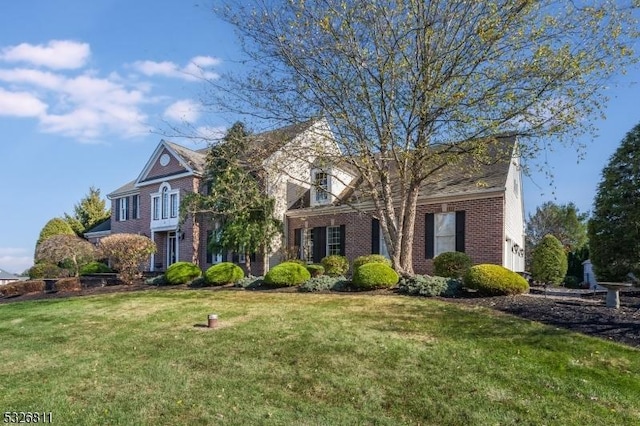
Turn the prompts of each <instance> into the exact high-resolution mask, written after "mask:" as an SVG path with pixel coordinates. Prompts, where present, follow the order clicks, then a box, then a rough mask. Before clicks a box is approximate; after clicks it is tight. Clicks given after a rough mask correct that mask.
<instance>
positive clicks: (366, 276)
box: [352, 263, 400, 290]
mask: <svg viewBox="0 0 640 426" xmlns="http://www.w3.org/2000/svg"><path fill="white" fill-rule="evenodd" d="M399 279H400V277H399V276H398V274H397V273H396V271H394V270H393V269H391V267H390V266H388V265H385V264H384V263H365V264H364V265H362V266H360V267H358V268H356V270H355V271H354V272H353V279H352V282H353V285H354V286H356V287H357V288H359V289H361V290H373V289H376V288H388V287H393V286H394V285H395V284H396V283H397V282H398V280H399Z"/></svg>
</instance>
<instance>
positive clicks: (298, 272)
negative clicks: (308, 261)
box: [264, 262, 311, 287]
mask: <svg viewBox="0 0 640 426" xmlns="http://www.w3.org/2000/svg"><path fill="white" fill-rule="evenodd" d="M310 278H311V274H310V273H309V271H307V268H305V267H304V266H302V265H299V264H297V263H293V262H283V263H281V264H279V265H276V266H274V267H273V268H271V269H270V270H269V272H267V275H265V276H264V282H265V283H266V284H269V285H272V286H278V287H291V286H294V285H299V284H302V283H303V282H305V281H307V280H308V279H310Z"/></svg>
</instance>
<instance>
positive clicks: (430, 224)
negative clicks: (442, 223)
mask: <svg viewBox="0 0 640 426" xmlns="http://www.w3.org/2000/svg"><path fill="white" fill-rule="evenodd" d="M435 221H436V216H435V215H434V214H433V213H427V214H426V215H425V218H424V242H425V247H424V253H425V258H427V259H433V254H434V253H435Z"/></svg>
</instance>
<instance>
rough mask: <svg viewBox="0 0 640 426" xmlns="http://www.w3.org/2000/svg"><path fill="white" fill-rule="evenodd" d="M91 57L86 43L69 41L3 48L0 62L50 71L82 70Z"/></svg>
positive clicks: (52, 41) (0, 53)
mask: <svg viewBox="0 0 640 426" xmlns="http://www.w3.org/2000/svg"><path fill="white" fill-rule="evenodd" d="M90 55H91V49H90V48H89V44H87V43H79V42H75V41H71V40H51V41H50V42H49V43H47V44H46V45H42V44H38V45H33V44H29V43H22V44H19V45H17V46H10V47H5V48H4V49H2V51H1V52H0V60H3V61H6V62H27V63H29V64H32V65H36V66H44V67H47V68H51V69H56V70H62V69H78V68H82V67H83V66H84V65H85V64H86V63H87V60H88V59H89V56H90Z"/></svg>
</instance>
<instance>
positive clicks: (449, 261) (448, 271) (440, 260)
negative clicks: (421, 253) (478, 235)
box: [433, 251, 471, 278]
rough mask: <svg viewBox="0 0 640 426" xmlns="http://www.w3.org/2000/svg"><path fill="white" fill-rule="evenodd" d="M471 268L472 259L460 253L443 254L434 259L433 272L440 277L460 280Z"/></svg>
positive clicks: (449, 252)
mask: <svg viewBox="0 0 640 426" xmlns="http://www.w3.org/2000/svg"><path fill="white" fill-rule="evenodd" d="M469 268H471V258H470V257H469V255H468V254H466V253H462V252H459V251H448V252H445V253H441V254H439V255H438V256H436V257H435V259H433V272H434V273H435V275H437V276H439V277H446V278H460V277H462V276H464V274H466V273H467V270H468V269H469Z"/></svg>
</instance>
